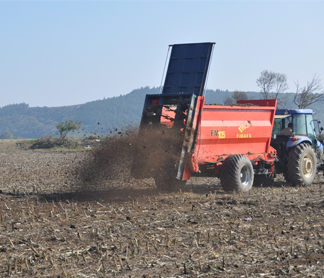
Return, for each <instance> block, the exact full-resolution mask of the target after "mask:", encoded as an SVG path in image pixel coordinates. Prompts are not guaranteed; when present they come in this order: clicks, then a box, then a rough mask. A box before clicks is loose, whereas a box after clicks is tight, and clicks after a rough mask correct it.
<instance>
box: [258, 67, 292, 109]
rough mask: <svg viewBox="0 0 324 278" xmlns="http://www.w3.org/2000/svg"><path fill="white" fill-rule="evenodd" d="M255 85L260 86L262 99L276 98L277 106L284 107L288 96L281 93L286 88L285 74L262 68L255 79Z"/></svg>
mask: <svg viewBox="0 0 324 278" xmlns="http://www.w3.org/2000/svg"><path fill="white" fill-rule="evenodd" d="M256 83H257V85H258V86H259V87H260V88H261V94H262V97H263V99H274V98H275V99H277V100H278V107H285V106H286V105H287V102H288V101H289V98H288V96H287V95H283V94H282V93H284V92H285V91H286V90H287V89H288V84H287V76H286V75H285V74H282V73H278V72H273V71H267V70H264V71H262V72H261V76H260V77H259V78H258V79H257V80H256Z"/></svg>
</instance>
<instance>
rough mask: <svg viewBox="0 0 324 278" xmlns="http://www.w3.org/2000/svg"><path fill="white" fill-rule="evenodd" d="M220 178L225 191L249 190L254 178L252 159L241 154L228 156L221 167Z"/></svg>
mask: <svg viewBox="0 0 324 278" xmlns="http://www.w3.org/2000/svg"><path fill="white" fill-rule="evenodd" d="M220 179H221V184H222V187H223V189H224V190H225V191H234V190H239V191H243V192H248V191H249V190H250V189H251V188H252V185H253V179H254V172H253V166H252V163H251V161H250V160H249V159H248V158H247V157H246V156H244V155H241V154H237V155H230V156H228V157H227V158H226V159H225V161H224V163H223V165H222V167H221V169H220Z"/></svg>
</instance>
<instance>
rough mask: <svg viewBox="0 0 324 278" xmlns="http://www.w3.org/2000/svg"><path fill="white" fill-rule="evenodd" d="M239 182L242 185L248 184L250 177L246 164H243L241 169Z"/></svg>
mask: <svg viewBox="0 0 324 278" xmlns="http://www.w3.org/2000/svg"><path fill="white" fill-rule="evenodd" d="M240 176H241V182H242V184H243V185H244V186H246V185H248V184H249V181H250V179H251V173H250V171H249V168H248V167H246V166H243V167H242V169H241V174H240Z"/></svg>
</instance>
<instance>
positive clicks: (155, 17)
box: [0, 0, 324, 107]
mask: <svg viewBox="0 0 324 278" xmlns="http://www.w3.org/2000/svg"><path fill="white" fill-rule="evenodd" d="M323 12H324V1H288V0H287V1H242V0H241V1H202V0H200V1H181V0H178V1H154V0H152V1H46V0H44V1H1V0H0V96H1V98H0V107H3V106H5V105H8V104H13V103H21V102H25V103H28V104H29V105H30V106H64V105H73V104H81V103H85V102H89V101H93V100H98V99H103V98H104V97H106V98H108V97H112V96H119V95H124V94H127V93H129V92H131V91H132V90H133V89H136V88H140V87H145V86H150V87H153V86H159V85H160V83H161V77H162V72H163V67H164V63H165V59H166V55H167V50H168V45H169V44H176V43H192V42H216V46H215V49H214V55H213V60H212V65H211V71H210V74H209V79H208V84H207V87H208V88H209V89H213V90H215V89H221V90H226V89H227V90H242V91H259V88H258V87H257V85H256V82H255V81H256V79H257V78H258V77H259V76H260V73H261V71H263V70H270V71H274V72H279V73H284V74H286V75H287V78H288V83H289V91H291V92H293V91H294V90H295V85H294V81H297V80H298V81H299V83H300V85H305V84H306V82H307V81H309V80H311V79H312V77H313V75H314V74H317V75H318V76H320V78H321V79H322V80H323V82H324V16H323Z"/></svg>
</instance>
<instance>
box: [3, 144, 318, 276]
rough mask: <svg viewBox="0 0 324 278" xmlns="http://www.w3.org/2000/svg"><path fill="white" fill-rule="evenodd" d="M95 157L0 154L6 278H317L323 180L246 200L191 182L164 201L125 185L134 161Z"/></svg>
mask: <svg viewBox="0 0 324 278" xmlns="http://www.w3.org/2000/svg"><path fill="white" fill-rule="evenodd" d="M124 143H125V141H123V143H122V146H120V148H119V153H120V154H123V149H124V150H125V149H126V148H125V144H124ZM126 143H127V142H126ZM128 143H129V142H128ZM128 146H129V145H128ZM116 147H118V146H117V145H116V146H115V147H114V148H113V149H115V148H116ZM102 150H103V149H101V152H102ZM105 150H107V149H105ZM95 153H96V151H94V153H89V152H49V151H46V152H41V151H32V150H28V151H26V150H21V149H19V148H18V149H16V148H14V149H9V150H7V151H6V150H3V151H2V152H0V169H1V174H0V189H1V191H0V192H1V193H0V199H1V206H0V230H1V233H0V276H1V277H6V276H8V275H10V276H11V277H323V276H324V270H323V260H324V255H323V252H324V225H323V215H324V203H323V200H324V186H323V184H324V181H323V179H322V176H320V178H319V179H318V180H316V182H315V183H314V184H313V185H311V186H310V187H292V186H291V185H290V184H287V183H285V181H284V180H283V178H282V177H281V176H280V177H278V178H277V179H276V180H275V182H274V184H272V185H271V186H268V187H255V188H253V190H252V191H251V192H250V193H249V194H238V193H237V194H226V193H225V192H224V191H223V190H222V188H221V187H220V183H219V180H218V179H216V178H193V179H192V180H190V181H188V182H187V185H186V187H185V189H184V190H179V191H174V192H161V191H158V190H157V189H156V187H155V184H154V180H153V179H143V180H135V179H132V178H131V177H130V175H129V170H130V169H129V163H130V162H129V160H127V159H126V160H125V159H123V158H120V160H119V161H115V164H114V163H112V161H113V160H112V161H111V162H109V161H108V162H107V161H106V162H103V161H101V162H100V160H96V159H94V157H97V158H98V156H96V155H95ZM126 153H127V149H126ZM112 155H113V154H112ZM104 157H105V156H102V158H104ZM91 159H92V160H91ZM111 159H113V156H112V157H111ZM105 163H108V164H105ZM109 163H110V164H109ZM127 163H128V164H127ZM100 165H103V166H102V167H101V170H100V171H99V170H98V168H97V170H98V171H92V172H91V171H90V172H88V174H89V173H91V174H90V177H91V179H90V180H91V182H89V181H88V182H86V183H85V182H84V180H85V176H84V175H83V170H86V169H90V168H91V169H94V168H95V167H94V166H96V167H100ZM109 165H110V166H111V165H113V166H114V167H115V168H114V170H111V169H110V168H109V167H106V166H109ZM87 167H88V168H87ZM107 168H109V169H108V172H106V173H104V174H102V173H101V172H102V171H105V169H107ZM107 173H115V175H111V176H110V175H107ZM116 173H118V174H116ZM97 174H98V175H101V176H102V177H103V178H102V179H101V178H100V179H95V178H94V177H93V175H97ZM86 176H87V175H86ZM88 177H89V176H88ZM94 181H95V182H94Z"/></svg>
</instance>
